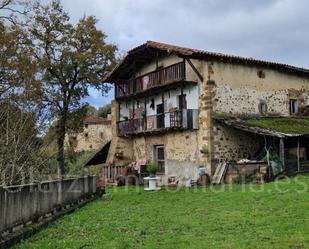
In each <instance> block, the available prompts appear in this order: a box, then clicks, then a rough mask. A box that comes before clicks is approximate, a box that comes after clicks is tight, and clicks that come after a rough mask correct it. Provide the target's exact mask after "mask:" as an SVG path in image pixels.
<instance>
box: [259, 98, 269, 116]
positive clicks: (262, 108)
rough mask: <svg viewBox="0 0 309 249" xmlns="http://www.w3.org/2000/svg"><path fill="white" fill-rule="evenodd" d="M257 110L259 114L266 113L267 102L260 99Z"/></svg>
mask: <svg viewBox="0 0 309 249" xmlns="http://www.w3.org/2000/svg"><path fill="white" fill-rule="evenodd" d="M259 111H260V113H261V114H266V113H267V104H266V102H265V101H261V102H260V104H259Z"/></svg>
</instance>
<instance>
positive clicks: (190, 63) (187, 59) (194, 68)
mask: <svg viewBox="0 0 309 249" xmlns="http://www.w3.org/2000/svg"><path fill="white" fill-rule="evenodd" d="M185 59H186V61H187V62H188V63H189V65H190V66H191V68H192V69H193V71H194V72H195V73H196V75H197V77H198V78H199V79H200V81H202V82H203V81H204V78H203V76H202V75H201V73H200V72H199V71H198V70H197V68H196V67H195V66H194V65H193V63H192V61H191V60H190V59H189V58H185Z"/></svg>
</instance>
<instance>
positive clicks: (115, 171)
mask: <svg viewBox="0 0 309 249" xmlns="http://www.w3.org/2000/svg"><path fill="white" fill-rule="evenodd" d="M125 167H126V166H103V172H102V176H103V178H105V179H115V178H116V177H117V176H119V175H124V168H125Z"/></svg>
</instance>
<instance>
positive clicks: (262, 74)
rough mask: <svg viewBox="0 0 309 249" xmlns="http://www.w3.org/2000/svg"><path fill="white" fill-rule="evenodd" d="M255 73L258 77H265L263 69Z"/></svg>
mask: <svg viewBox="0 0 309 249" xmlns="http://www.w3.org/2000/svg"><path fill="white" fill-rule="evenodd" d="M257 75H258V77H259V78H260V79H264V78H265V77H266V75H265V72H264V71H263V70H259V71H258V72H257Z"/></svg>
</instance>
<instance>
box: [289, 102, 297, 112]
mask: <svg viewBox="0 0 309 249" xmlns="http://www.w3.org/2000/svg"><path fill="white" fill-rule="evenodd" d="M296 113H298V103H297V99H290V114H296Z"/></svg>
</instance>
